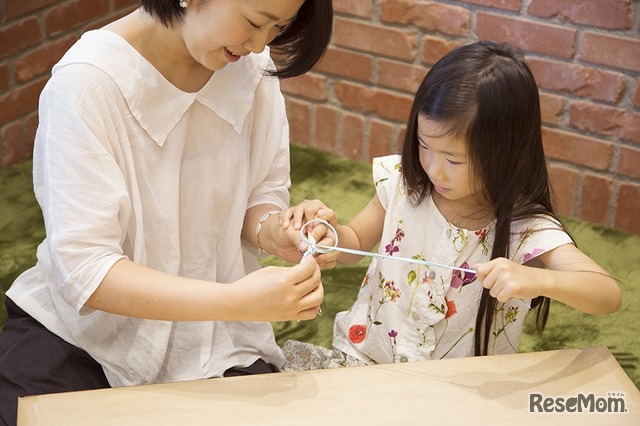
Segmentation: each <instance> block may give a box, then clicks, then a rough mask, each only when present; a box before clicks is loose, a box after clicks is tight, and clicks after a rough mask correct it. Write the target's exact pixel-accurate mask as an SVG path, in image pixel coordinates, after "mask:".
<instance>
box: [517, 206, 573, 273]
mask: <svg viewBox="0 0 640 426" xmlns="http://www.w3.org/2000/svg"><path fill="white" fill-rule="evenodd" d="M572 243H573V240H572V239H571V237H570V236H569V234H568V233H567V232H566V231H565V230H564V229H563V228H562V226H561V225H560V224H559V223H558V222H557V221H556V220H555V219H553V218H552V217H549V216H543V217H538V218H535V219H528V220H521V221H517V222H515V223H514V224H513V226H512V238H511V247H510V256H509V257H510V258H511V260H513V261H514V262H517V263H520V264H524V263H527V262H529V261H530V260H532V259H534V258H536V257H538V256H540V255H541V254H542V253H544V252H547V251H549V250H553V249H555V248H557V247H559V246H561V245H564V244H572Z"/></svg>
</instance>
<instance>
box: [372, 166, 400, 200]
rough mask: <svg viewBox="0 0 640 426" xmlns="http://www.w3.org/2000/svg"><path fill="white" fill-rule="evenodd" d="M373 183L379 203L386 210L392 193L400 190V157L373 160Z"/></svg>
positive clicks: (392, 196) (392, 195) (391, 198)
mask: <svg viewBox="0 0 640 426" xmlns="http://www.w3.org/2000/svg"><path fill="white" fill-rule="evenodd" d="M372 173H373V183H374V185H375V188H376V193H377V194H378V198H379V199H380V203H381V204H382V206H383V207H384V208H385V210H387V207H388V206H389V203H390V202H391V201H392V200H393V198H394V195H395V193H394V191H398V190H399V189H400V183H401V182H402V174H401V173H400V156H399V155H387V156H385V157H376V158H374V159H373V166H372Z"/></svg>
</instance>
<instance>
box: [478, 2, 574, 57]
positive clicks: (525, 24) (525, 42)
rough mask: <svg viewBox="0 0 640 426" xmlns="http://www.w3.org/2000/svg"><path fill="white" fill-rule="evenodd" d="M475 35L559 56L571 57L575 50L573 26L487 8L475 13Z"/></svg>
mask: <svg viewBox="0 0 640 426" xmlns="http://www.w3.org/2000/svg"><path fill="white" fill-rule="evenodd" d="M476 35H477V36H478V38H480V39H484V40H493V41H497V42H500V43H510V44H512V45H514V46H518V47H521V48H523V49H527V50H530V51H532V52H538V53H545V54H548V55H552V56H557V57H560V58H571V57H573V55H574V51H575V46H574V43H575V38H576V30H575V29H572V28H566V27H562V26H560V25H552V24H545V23H542V22H538V21H527V20H524V19H519V18H512V17H509V16H504V15H496V14H492V13H486V12H478V13H477V14H476Z"/></svg>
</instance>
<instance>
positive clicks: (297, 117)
mask: <svg viewBox="0 0 640 426" xmlns="http://www.w3.org/2000/svg"><path fill="white" fill-rule="evenodd" d="M287 117H288V118H289V134H290V135H291V136H290V139H291V142H292V143H297V144H303V145H309V141H310V139H309V138H310V132H311V105H310V104H309V103H308V102H302V101H299V100H297V99H292V98H288V99H287Z"/></svg>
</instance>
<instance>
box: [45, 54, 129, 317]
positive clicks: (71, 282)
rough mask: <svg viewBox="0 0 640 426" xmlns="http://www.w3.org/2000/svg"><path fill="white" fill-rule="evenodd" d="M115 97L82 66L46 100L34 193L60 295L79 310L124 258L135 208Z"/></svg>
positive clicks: (102, 77)
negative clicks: (118, 136)
mask: <svg viewBox="0 0 640 426" xmlns="http://www.w3.org/2000/svg"><path fill="white" fill-rule="evenodd" d="M114 90H117V89H116V88H115V86H114V84H113V82H112V81H111V80H110V79H109V78H108V77H107V76H106V74H104V73H103V72H102V71H100V70H98V69H97V68H95V67H92V66H89V65H84V64H78V65H75V66H72V67H71V66H70V67H64V68H62V69H61V70H59V71H58V72H56V73H55V74H54V75H53V77H52V78H51V79H50V80H49V82H48V84H47V86H46V87H45V89H44V90H43V92H42V95H41V98H40V106H39V120H40V124H39V127H38V131H37V134H36V140H35V145H34V155H33V175H34V191H35V194H36V198H37V200H38V203H39V204H40V207H41V209H42V213H43V217H44V222H45V228H46V235H47V236H46V240H45V242H46V246H47V247H46V248H47V252H48V254H49V258H50V261H51V269H52V271H53V275H54V280H55V283H56V290H57V291H58V292H59V294H60V295H61V296H62V297H63V298H64V300H65V301H66V302H67V303H68V304H69V305H71V306H74V307H75V308H76V309H77V310H80V309H81V308H82V306H83V305H84V303H85V302H86V300H87V299H88V298H89V297H90V296H91V294H93V292H94V291H95V289H96V288H97V287H98V285H99V284H100V282H101V281H102V279H103V278H104V276H105V275H106V273H107V272H108V270H109V269H110V268H111V266H113V264H114V263H115V262H116V261H118V260H120V259H122V258H124V257H125V256H124V254H123V250H122V247H121V242H122V240H123V235H124V229H123V226H124V225H123V223H126V217H127V216H128V214H129V211H130V209H131V205H130V199H129V196H128V193H127V186H126V182H125V179H124V176H123V174H122V171H121V169H120V168H119V167H118V163H117V161H118V160H117V158H118V152H116V151H115V149H114V147H113V146H111V145H110V144H109V142H108V141H109V131H110V130H113V122H111V121H109V120H110V117H111V116H112V114H113V111H114V109H115V101H114V99H115V98H114V96H113V93H114Z"/></svg>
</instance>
